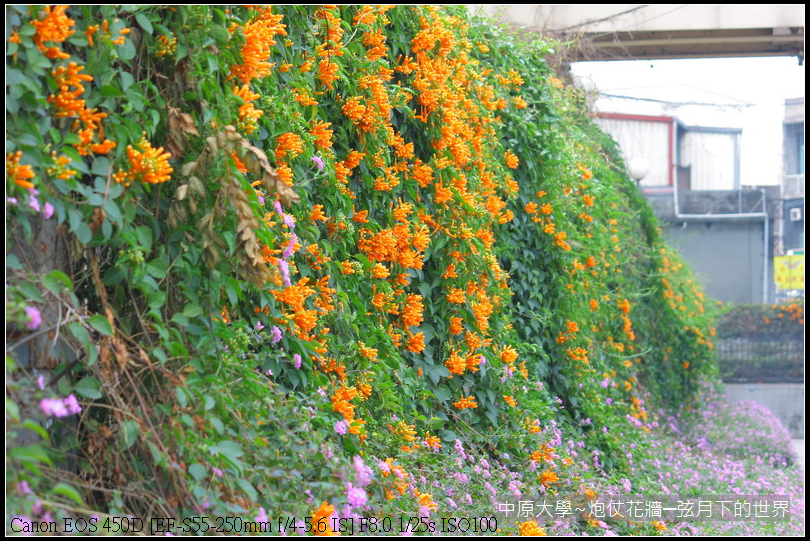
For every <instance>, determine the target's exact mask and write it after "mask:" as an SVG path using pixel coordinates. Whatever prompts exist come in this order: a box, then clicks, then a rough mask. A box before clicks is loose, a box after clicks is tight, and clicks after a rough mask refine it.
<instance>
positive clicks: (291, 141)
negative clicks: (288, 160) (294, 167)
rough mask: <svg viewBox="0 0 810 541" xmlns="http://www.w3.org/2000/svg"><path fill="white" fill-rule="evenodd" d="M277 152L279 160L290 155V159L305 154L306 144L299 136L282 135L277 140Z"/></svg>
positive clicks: (292, 134)
mask: <svg viewBox="0 0 810 541" xmlns="http://www.w3.org/2000/svg"><path fill="white" fill-rule="evenodd" d="M275 152H276V159H277V160H280V159H282V158H285V157H286V156H287V154H288V153H289V154H290V155H291V156H290V157H295V156H298V155H299V154H301V153H303V152H304V144H303V142H302V141H301V137H299V136H298V135H296V134H294V133H292V132H287V133H282V134H281V135H279V136H278V137H277V138H276V151H275Z"/></svg>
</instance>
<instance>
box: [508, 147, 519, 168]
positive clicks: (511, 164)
mask: <svg viewBox="0 0 810 541" xmlns="http://www.w3.org/2000/svg"><path fill="white" fill-rule="evenodd" d="M505 158H506V167H508V168H509V169H516V168H517V166H518V164H519V163H520V160H519V159H518V157H517V156H515V155H514V154H512V152H511V151H509V150H507V151H506V155H505Z"/></svg>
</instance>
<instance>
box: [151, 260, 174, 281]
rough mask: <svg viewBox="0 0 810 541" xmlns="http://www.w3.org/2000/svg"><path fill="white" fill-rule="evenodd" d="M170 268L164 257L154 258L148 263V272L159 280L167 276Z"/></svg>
mask: <svg viewBox="0 0 810 541" xmlns="http://www.w3.org/2000/svg"><path fill="white" fill-rule="evenodd" d="M168 270H169V266H168V265H167V264H166V262H165V261H163V260H162V259H153V260H152V261H150V262H149V263H147V264H146V272H148V273H149V274H151V275H152V276H154V277H155V278H157V279H158V280H162V279H163V278H165V277H166V273H167V272H168Z"/></svg>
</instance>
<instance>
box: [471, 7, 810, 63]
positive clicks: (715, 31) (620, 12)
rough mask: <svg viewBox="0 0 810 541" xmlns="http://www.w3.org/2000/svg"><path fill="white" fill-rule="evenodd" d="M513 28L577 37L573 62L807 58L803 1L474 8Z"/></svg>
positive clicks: (564, 38) (557, 37)
mask: <svg viewBox="0 0 810 541" xmlns="http://www.w3.org/2000/svg"><path fill="white" fill-rule="evenodd" d="M470 9H471V10H472V11H473V12H475V11H476V10H478V9H481V10H483V12H484V13H485V14H487V15H490V16H493V17H495V18H497V19H499V20H500V21H501V22H504V23H507V24H509V25H511V26H512V27H514V28H515V29H516V30H517V29H519V30H524V31H531V32H537V33H540V34H542V35H545V36H548V37H552V38H556V39H559V40H560V41H572V40H576V42H577V45H576V47H574V49H573V54H574V57H573V58H570V59H569V60H570V61H588V60H633V59H654V58H711V57H735V56H796V57H798V59H799V63H800V64H801V63H802V62H803V60H804V4H708V5H706V4H577V5H553V4H528V5H492V4H485V5H471V6H470Z"/></svg>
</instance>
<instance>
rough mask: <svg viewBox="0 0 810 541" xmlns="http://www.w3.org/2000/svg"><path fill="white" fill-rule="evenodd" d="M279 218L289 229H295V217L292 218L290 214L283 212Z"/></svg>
mask: <svg viewBox="0 0 810 541" xmlns="http://www.w3.org/2000/svg"><path fill="white" fill-rule="evenodd" d="M281 219H282V220H283V221H284V224H285V225H286V226H287V227H289V228H290V229H295V219H293V217H292V215H290V214H285V215H284V216H282V217H281Z"/></svg>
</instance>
